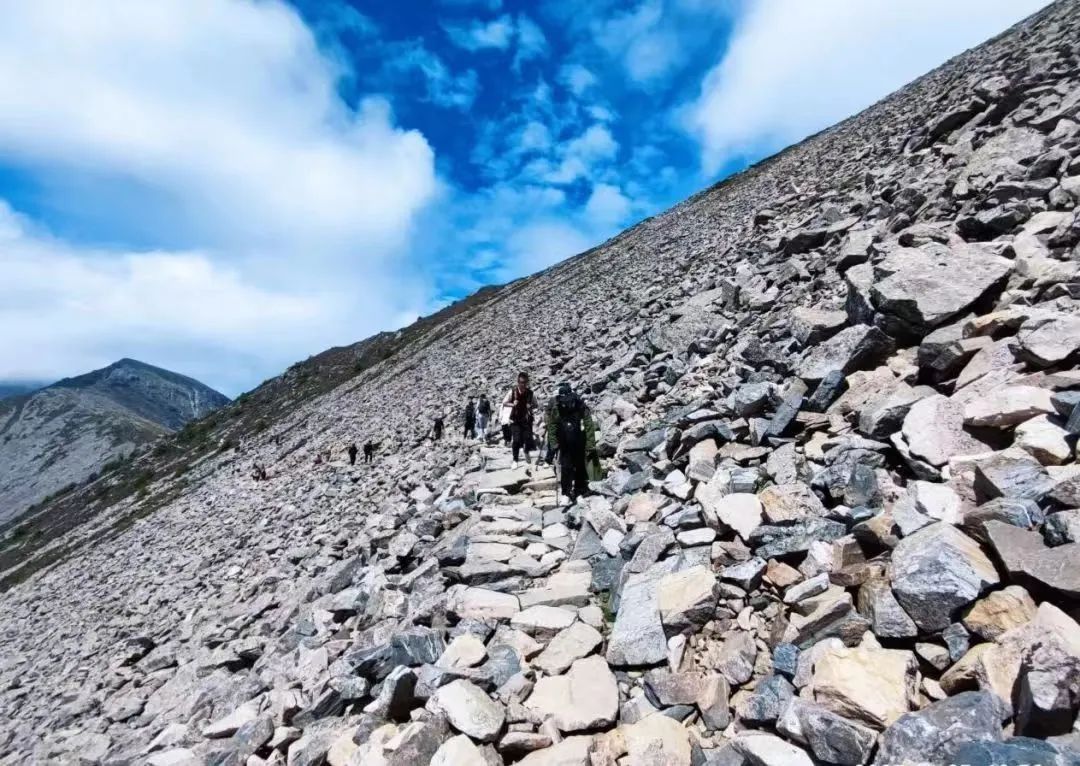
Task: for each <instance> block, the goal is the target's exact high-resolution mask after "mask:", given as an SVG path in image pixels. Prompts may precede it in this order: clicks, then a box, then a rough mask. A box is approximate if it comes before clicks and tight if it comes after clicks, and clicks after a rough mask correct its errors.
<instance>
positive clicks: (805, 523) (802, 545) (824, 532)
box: [748, 518, 847, 559]
mask: <svg viewBox="0 0 1080 766" xmlns="http://www.w3.org/2000/svg"><path fill="white" fill-rule="evenodd" d="M845 534H847V527H845V526H844V525H843V524H841V523H839V522H836V521H829V520H828V519H815V518H810V519H802V520H800V521H796V522H795V523H793V524H790V525H786V526H778V525H772V524H763V525H761V526H759V527H758V528H757V529H755V530H754V531H753V532H752V533H751V535H750V539H749V541H748V542H749V543H750V545H751V546H752V547H753V548H754V554H755V555H756V556H758V557H759V558H762V559H771V558H775V557H777V556H786V555H788V554H791V553H801V552H803V551H806V550H809V549H810V545H811V544H812V543H814V542H816V541H824V542H831V541H832V540H838V539H840V538H841V537H843V536H844V535H845Z"/></svg>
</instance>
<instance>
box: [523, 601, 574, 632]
mask: <svg viewBox="0 0 1080 766" xmlns="http://www.w3.org/2000/svg"><path fill="white" fill-rule="evenodd" d="M576 620H577V614H576V613H575V612H571V611H570V610H568V609H562V608H560V607H557V606H543V605H537V606H530V607H529V608H528V609H526V610H524V611H521V612H518V613H517V614H515V615H514V616H513V617H511V618H510V624H511V625H513V626H514V627H515V628H517V629H518V630H522V631H524V632H525V633H528V634H529V635H552V634H554V633H557V632H559V631H560V630H563V629H564V628H569V627H570V626H571V625H573V624H574V622H575V621H576Z"/></svg>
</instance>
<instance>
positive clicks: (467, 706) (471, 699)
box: [433, 679, 506, 742]
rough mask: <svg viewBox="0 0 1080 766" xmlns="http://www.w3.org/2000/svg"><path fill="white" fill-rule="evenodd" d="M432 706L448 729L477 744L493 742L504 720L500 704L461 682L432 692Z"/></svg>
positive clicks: (477, 688) (467, 683) (473, 685)
mask: <svg viewBox="0 0 1080 766" xmlns="http://www.w3.org/2000/svg"><path fill="white" fill-rule="evenodd" d="M433 703H434V705H435V707H436V708H437V709H439V710H441V711H442V713H443V714H444V715H445V716H446V720H448V721H449V722H450V725H451V726H453V727H454V728H455V729H457V730H458V731H460V732H461V733H462V734H468V735H469V736H470V737H472V738H473V739H477V740H480V741H481V742H494V741H495V739H496V738H497V737H498V736H499V733H500V732H501V731H502V728H503V724H504V722H505V720H506V714H505V713H504V712H503V708H502V706H501V705H499V704H498V703H496V702H494V701H492V699H491V697H489V696H488V695H487V694H485V693H484V692H483V690H482V689H480V688H479V687H478V686H476V685H475V684H473V683H472V682H471V681H467V680H464V679H459V680H457V681H452V682H450V683H449V684H447V685H446V686H443V687H441V688H440V689H439V690H438V691H437V692H435V696H434V698H433Z"/></svg>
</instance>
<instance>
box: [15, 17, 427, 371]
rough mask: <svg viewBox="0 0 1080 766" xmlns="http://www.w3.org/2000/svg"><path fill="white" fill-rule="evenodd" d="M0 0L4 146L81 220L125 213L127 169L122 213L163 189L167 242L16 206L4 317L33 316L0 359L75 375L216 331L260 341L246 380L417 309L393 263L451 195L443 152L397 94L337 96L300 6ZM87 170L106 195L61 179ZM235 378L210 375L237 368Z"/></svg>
mask: <svg viewBox="0 0 1080 766" xmlns="http://www.w3.org/2000/svg"><path fill="white" fill-rule="evenodd" d="M0 8H2V10H3V18H4V22H3V24H0V160H2V161H3V162H4V163H5V164H6V165H8V166H9V167H10V166H14V167H18V168H21V169H24V170H26V171H27V172H31V173H33V175H34V177H35V179H37V181H38V182H40V184H41V185H42V188H43V194H44V195H45V196H47V197H48V196H51V197H53V198H54V201H56V202H57V204H61V203H66V204H67V206H68V207H71V206H75V205H77V206H78V207H79V208H80V209H84V214H83V218H84V219H86V220H91V221H93V220H98V219H100V220H104V219H106V218H109V217H110V216H111V219H110V223H115V219H116V217H117V211H116V210H110V211H103V212H101V214H100V215H98V214H97V212H96V207H101V206H106V205H108V202H101V201H100V200H99V197H105V198H107V197H108V196H109V195H108V192H109V190H110V189H114V188H118V187H119V188H126V189H130V188H134V189H136V191H137V193H134V194H130V195H128V196H127V197H126V204H127V205H128V207H127V208H125V209H124V210H123V211H122V214H123V216H124V217H127V218H130V219H132V220H138V219H139V218H140V217H142V216H144V215H146V213H147V210H146V209H144V208H143V207H141V206H140V205H141V204H142V203H141V198H142V197H146V198H152V199H155V200H159V201H160V200H162V199H165V200H168V201H169V203H170V204H169V205H168V207H167V209H166V211H167V214H168V215H167V216H164V217H163V218H164V220H163V221H162V225H161V226H160V227H159V228H158V230H156V234H157V235H158V239H159V240H160V243H159V247H160V250H159V251H154V252H141V251H139V252H136V251H132V249H131V248H127V247H124V246H122V245H121V246H118V247H115V248H104V247H91V246H81V245H79V240H78V239H77V238H76V236H77V234H76V233H72V234H71V235H70V236H69V240H70V241H68V242H62V241H58V240H55V239H52V238H50V237H49V236H47V235H44V234H41V233H40V232H38V231H36V228H35V227H34V226H33V224H31V223H28V222H26V221H17V219H15V218H13V217H12V216H11V214H10V211H8V210H7V209H6V206H5V208H4V214H5V218H6V221H7V222H6V224H5V226H4V228H5V229H6V230H7V231H8V236H9V241H8V245H7V247H5V249H4V250H3V252H2V253H0V264H2V267H3V271H4V273H5V278H4V283H3V287H2V290H3V295H2V297H0V305H2V306H3V310H4V311H5V312H6V316H5V318H6V319H7V323H6V326H9V327H12V326H15V327H20V328H27V331H26V333H25V336H26V337H25V338H24V339H16V338H11V337H9V338H6V339H5V341H4V343H5V347H4V348H3V352H2V353H0V377H5V376H7V375H13V376H14V375H15V374H16V373H19V372H20V370H19V369H17V368H19V367H20V366H25V365H32V366H34V369H33V370H30V371H29V372H32V374H33V375H35V376H44V377H54V376H56V375H62V374H71V373H77V372H81V371H84V370H85V369H86V368H87V366H90V365H91V360H90V359H89V358H88V357H89V355H93V356H94V360H95V361H93V364H95V365H96V364H103V363H108V362H110V361H113V360H114V358H115V357H116V356H119V355H128V356H135V355H136V354H134V353H126V350H128V349H130V348H131V347H132V346H140V347H145V348H154V349H156V355H155V356H154V358H148V359H147V361H151V362H153V361H159V362H160V361H162V360H163V359H164V360H166V361H167V360H168V359H173V358H176V359H179V358H180V357H182V356H184V355H185V354H186V355H188V356H198V357H199V358H200V359H204V360H205V359H208V358H210V357H209V355H208V354H206V353H203V354H202V355H197V354H195V349H197V348H198V349H202V350H203V351H204V352H205V351H206V350H207V348H208V346H209V345H213V346H214V348H216V349H218V350H219V351H222V350H224V352H227V353H234V354H236V356H237V357H238V358H250V359H251V360H252V361H251V365H252V368H251V369H250V370H248V373H249V376H250V377H248V380H250V379H251V377H254V376H256V375H258V376H261V377H266V376H268V375H270V374H275V373H276V372H278V371H280V369H281V367H282V366H283V365H284V364H287V363H289V362H291V361H295V359H296V358H297V357H299V356H303V355H304V354H306V353H309V352H311V351H315V350H319V349H321V348H324V347H325V346H326V345H329V342H333V341H338V342H340V341H351V340H355V339H357V338H359V337H363V336H365V335H367V334H368V333H370V332H371V331H374V330H376V329H380V328H382V327H384V326H386V325H387V324H389V323H391V322H395V321H398V320H400V318H401V312H407V311H408V310H409V307H410V306H411V305H416V303H417V294H416V293H417V292H418V290H419V286H418V285H416V284H415V283H414V282H413V281H412V278H411V277H409V275H410V273H411V271H410V269H409V268H408V265H407V264H405V263H403V262H401V261H400V260H399V259H400V255H401V253H402V252H403V249H404V248H405V247H406V245H407V243H408V242H409V239H410V236H411V234H412V233H413V224H414V221H415V218H416V216H417V215H418V214H419V213H420V212H421V211H422V210H423V209H424V208H425V206H426V205H428V204H429V203H430V202H431V201H432V200H433V199H434V198H435V197H436V195H437V194H438V192H439V182H438V179H437V177H436V174H435V169H434V154H433V152H432V150H431V148H430V146H429V145H428V143H427V141H426V140H425V139H424V137H423V136H422V135H421V134H420V133H418V132H416V131H407V130H402V129H400V128H398V127H396V126H395V124H394V121H393V116H392V113H391V109H390V105H389V103H388V102H387V101H385V100H383V99H379V98H365V99H361V101H360V103H359V105H358V106H357V107H355V108H352V107H350V106H348V105H346V104H345V103H344V102H343V101H342V100H341V99H340V97H339V96H338V94H337V89H336V85H337V77H338V74H339V72H338V70H337V67H336V65H335V64H334V63H332V62H331V61H330V60H329V59H327V58H326V57H325V56H324V55H323V54H322V53H320V51H319V49H318V47H317V45H316V42H315V38H314V36H313V35H312V33H311V31H310V30H309V29H308V28H307V27H306V26H305V25H304V23H303V22H302V21H301V19H300V18H299V16H298V15H297V14H296V13H295V11H293V10H292V9H291V8H290V7H288V6H286V5H284V4H283V3H280V2H273V1H267V0H260V1H259V2H255V0H232V1H231V2H220V1H219V0H155V1H154V2H153V3H131V2H126V0H98V1H97V2H95V3H93V4H86V3H83V2H80V1H79V0H35V2H33V3H23V2H17V1H15V0H0ZM80 178H82V179H92V180H93V183H89V182H88V183H87V184H86V187H85V188H91V189H95V190H97V191H98V192H99V193H93V194H86V195H84V196H81V197H78V198H76V199H74V200H70V199H67V198H66V197H64V196H63V194H61V192H66V191H67V190H68V189H69V188H70V187H68V186H65V184H67V183H68V182H69V181H71V180H72V179H80ZM155 212H160V211H155ZM13 221H17V222H15V223H13ZM93 228H94V227H93V226H91V227H90V229H91V230H92V229H93ZM90 236H92V237H93V238H94V239H96V240H98V241H102V240H113V241H115V240H116V239H119V240H121V241H122V240H123V234H122V233H118V232H117V231H113V230H107V231H105V232H101V231H92V233H91V235H90ZM176 242H183V245H182V246H180V247H177V246H176V245H175V243H176ZM13 275H14V276H13ZM50 275H54V276H55V278H56V284H54V285H50V283H49V280H48V277H49V276H50ZM399 278H402V281H401V282H400V284H401V287H400V289H399V290H398V291H394V290H391V289H387V287H388V285H391V286H392V285H394V284H396V281H395V280H398V279H399ZM369 299H370V301H372V302H369V303H366V304H365V301H368V300H369ZM357 305H364V306H365V309H366V310H365V311H363V312H362V311H359V310H358V309H356V308H355V307H356V306H357ZM133 317H138V319H137V320H136V319H133ZM9 335H24V333H22V332H20V333H17V334H16V333H9ZM90 337H93V338H94V343H92V344H91V343H89V342H88V338H90ZM81 349H90V350H81ZM35 360H36V361H35ZM182 371H191V369H190V367H188V369H185V370H182ZM23 372H26V371H25V370H24V371H23ZM211 372H212V371H211ZM226 374H227V373H226V372H224V371H223V370H219V371H218V373H217V374H212V375H207V376H206V377H207V379H208V382H210V383H212V384H214V383H217V384H219V385H232V384H234V383H235V380H227V381H226V380H224V376H225V375H226ZM255 379H258V378H255ZM234 391H235V389H234Z"/></svg>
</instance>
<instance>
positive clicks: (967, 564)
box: [890, 522, 1041, 631]
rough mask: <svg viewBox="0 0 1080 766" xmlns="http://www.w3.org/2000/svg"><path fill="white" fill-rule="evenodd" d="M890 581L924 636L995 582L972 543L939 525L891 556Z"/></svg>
mask: <svg viewBox="0 0 1080 766" xmlns="http://www.w3.org/2000/svg"><path fill="white" fill-rule="evenodd" d="M994 523H997V522H991V525H992V524H994ZM1010 529H1015V527H1010ZM1036 536H1037V535H1036ZM1040 539H1041V538H1040ZM890 579H891V583H892V589H893V593H895V594H896V598H897V600H898V601H899V602H900V605H901V606H902V607H903V608H904V611H905V612H907V614H908V615H909V616H910V617H911V619H912V620H914V621H915V624H916V625H918V626H919V627H920V628H921V629H923V630H927V631H936V630H942V629H943V628H945V627H947V626H948V625H949V624H950V623H952V622H953V619H952V616H953V613H954V612H956V610H958V609H959V608H960V607H962V606H966V605H967V604H969V603H971V602H972V601H974V600H975V599H977V598H978V597H979V596H980V595H981V594H982V593H983V591H985V590H986V589H987V588H989V587H990V586H992V585H996V584H997V583H998V581H999V577H998V573H997V570H996V569H995V568H994V565H993V563H992V562H991V561H990V559H988V558H987V557H986V554H984V553H983V552H982V550H980V548H979V545H978V543H976V542H975V541H974V540H972V539H971V538H970V537H968V536H966V535H965V534H963V533H962V532H960V531H959V530H957V529H956V528H955V527H952V526H949V525H948V524H945V523H941V522H939V523H937V524H931V525H930V526H928V527H924V528H923V529H920V530H919V531H918V532H916V533H915V534H913V535H911V536H910V537H905V538H904V539H903V540H901V541H900V543H899V545H897V546H896V548H895V550H894V551H893V556H892V565H891V567H890Z"/></svg>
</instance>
